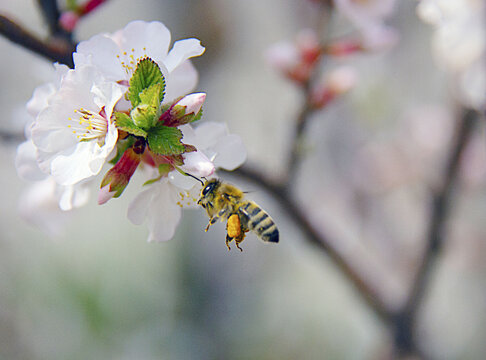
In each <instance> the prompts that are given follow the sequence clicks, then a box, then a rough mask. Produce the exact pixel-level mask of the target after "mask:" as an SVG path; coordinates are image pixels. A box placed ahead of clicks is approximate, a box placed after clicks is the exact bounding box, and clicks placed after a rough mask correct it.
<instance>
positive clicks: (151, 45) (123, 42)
mask: <svg viewBox="0 0 486 360" xmlns="http://www.w3.org/2000/svg"><path fill="white" fill-rule="evenodd" d="M113 38H114V40H115V41H116V42H117V44H118V46H119V47H120V48H121V49H123V50H124V51H126V52H131V53H132V54H133V56H134V57H135V59H139V58H141V57H143V56H149V57H151V58H152V59H153V60H155V61H156V62H159V61H160V60H162V59H164V58H165V57H166V56H167V51H168V50H169V44H170V31H169V29H167V27H166V26H165V25H164V24H162V23H161V22H159V21H152V22H145V21H139V20H137V21H132V22H130V23H129V24H127V26H125V27H124V28H123V29H122V30H121V31H120V32H117V33H115V34H114V35H113ZM132 49H133V51H132Z"/></svg>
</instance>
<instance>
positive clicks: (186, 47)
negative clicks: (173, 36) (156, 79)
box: [164, 38, 205, 72]
mask: <svg viewBox="0 0 486 360" xmlns="http://www.w3.org/2000/svg"><path fill="white" fill-rule="evenodd" d="M204 50H205V48H204V47H203V46H201V41H199V40H198V39H194V38H190V39H184V40H179V41H176V42H175V43H174V46H173V47H172V49H171V50H170V52H169V54H168V55H167V57H166V58H165V59H164V65H165V67H166V68H167V70H169V72H172V71H174V69H175V68H177V67H178V66H179V65H181V64H182V63H183V62H184V61H186V60H187V59H189V58H191V57H194V56H199V55H201V54H202V53H204Z"/></svg>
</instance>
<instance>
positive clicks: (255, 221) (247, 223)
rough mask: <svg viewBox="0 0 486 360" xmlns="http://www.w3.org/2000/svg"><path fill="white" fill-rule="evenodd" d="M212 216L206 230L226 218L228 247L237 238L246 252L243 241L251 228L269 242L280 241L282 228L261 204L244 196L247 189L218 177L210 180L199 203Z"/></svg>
mask: <svg viewBox="0 0 486 360" xmlns="http://www.w3.org/2000/svg"><path fill="white" fill-rule="evenodd" d="M197 203H198V204H199V205H201V206H202V207H203V208H204V209H205V210H206V213H207V214H208V216H209V224H208V225H207V226H206V230H205V231H208V230H209V227H210V226H211V225H213V224H214V223H216V222H217V221H218V219H221V221H225V220H226V232H227V234H226V246H227V247H228V250H231V248H230V245H229V244H230V243H231V242H232V241H233V240H234V241H235V245H236V247H237V248H238V249H239V250H240V251H243V250H242V249H241V247H240V243H241V242H242V241H243V240H244V239H245V235H246V233H247V232H248V231H253V232H254V233H255V234H256V235H257V236H258V237H259V238H260V239H262V240H263V241H266V242H274V243H277V242H278V229H277V226H276V225H275V223H274V221H273V219H272V218H271V217H270V215H268V214H267V213H266V212H265V211H264V210H263V209H262V208H261V207H260V206H258V205H257V204H256V203H254V202H253V201H250V200H245V199H244V192H243V191H241V190H240V189H238V188H237V187H235V186H233V185H230V184H227V183H223V182H221V181H220V180H218V179H210V180H207V181H206V182H205V183H204V184H203V189H202V191H201V197H200V198H199V201H198V202H197Z"/></svg>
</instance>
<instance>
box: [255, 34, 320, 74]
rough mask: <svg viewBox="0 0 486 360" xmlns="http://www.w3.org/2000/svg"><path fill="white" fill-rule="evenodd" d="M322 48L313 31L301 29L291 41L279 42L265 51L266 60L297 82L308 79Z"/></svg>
mask: <svg viewBox="0 0 486 360" xmlns="http://www.w3.org/2000/svg"><path fill="white" fill-rule="evenodd" d="M321 52H322V49H321V47H320V45H319V40H318V38H317V35H316V33H315V32H313V31H312V30H309V29H305V30H303V31H301V32H300V33H299V34H298V35H297V38H296V40H295V41H294V42H293V43H290V42H280V43H277V44H275V45H273V46H272V47H271V48H269V49H268V51H267V52H266V55H265V57H266V60H267V62H268V63H269V64H270V65H271V66H273V67H275V68H276V69H277V70H279V71H280V72H282V73H283V74H284V75H285V76H286V77H287V78H289V79H291V80H294V81H296V82H298V83H305V82H306V81H308V80H309V77H310V74H311V72H312V70H313V69H314V67H315V65H316V63H317V60H318V59H319V57H320V55H321Z"/></svg>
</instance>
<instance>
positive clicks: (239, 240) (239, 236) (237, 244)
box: [235, 229, 246, 251]
mask: <svg viewBox="0 0 486 360" xmlns="http://www.w3.org/2000/svg"><path fill="white" fill-rule="evenodd" d="M242 230H243V229H242ZM245 235H246V231H241V232H240V235H238V236H237V237H236V238H235V245H236V247H237V248H238V249H239V250H240V251H243V249H242V248H240V243H241V242H242V241H243V240H245Z"/></svg>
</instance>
